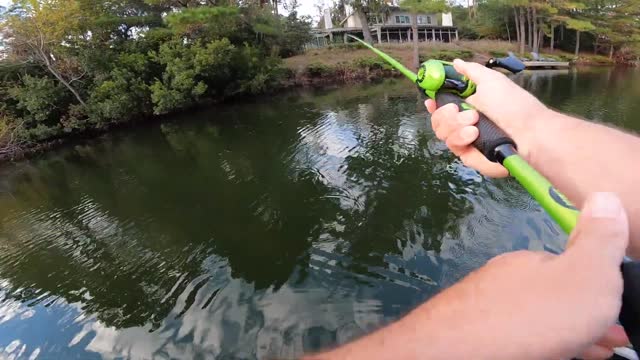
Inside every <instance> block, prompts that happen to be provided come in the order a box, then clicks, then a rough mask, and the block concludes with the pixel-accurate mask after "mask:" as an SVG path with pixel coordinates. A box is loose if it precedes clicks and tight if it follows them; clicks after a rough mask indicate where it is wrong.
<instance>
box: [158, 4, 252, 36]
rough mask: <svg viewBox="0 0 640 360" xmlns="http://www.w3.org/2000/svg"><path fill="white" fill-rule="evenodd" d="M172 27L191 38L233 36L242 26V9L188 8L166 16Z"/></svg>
mask: <svg viewBox="0 0 640 360" xmlns="http://www.w3.org/2000/svg"><path fill="white" fill-rule="evenodd" d="M165 21H166V23H167V25H168V26H169V28H170V29H172V30H173V31H174V32H176V33H177V34H180V35H182V36H185V37H188V38H190V39H221V38H225V37H226V38H233V37H235V36H236V35H237V33H238V30H239V29H240V27H241V26H242V19H241V17H240V10H239V9H238V8H231V7H222V6H220V7H197V8H187V9H184V10H182V11H180V12H174V13H171V14H169V15H167V16H166V18H165Z"/></svg>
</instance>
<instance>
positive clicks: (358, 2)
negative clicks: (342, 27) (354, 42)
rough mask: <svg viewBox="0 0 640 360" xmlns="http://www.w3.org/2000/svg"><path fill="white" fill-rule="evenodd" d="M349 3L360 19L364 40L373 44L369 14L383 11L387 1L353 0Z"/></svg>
mask: <svg viewBox="0 0 640 360" xmlns="http://www.w3.org/2000/svg"><path fill="white" fill-rule="evenodd" d="M349 5H350V6H351V8H352V9H353V13H354V14H355V15H356V16H357V17H358V20H360V24H361V26H362V35H363V36H364V41H366V42H367V43H369V44H373V37H372V36H371V29H369V20H368V18H367V15H368V14H370V13H375V12H381V11H383V10H384V8H385V7H386V3H385V2H384V1H383V0H351V2H350V3H349Z"/></svg>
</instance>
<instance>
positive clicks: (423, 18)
mask: <svg viewBox="0 0 640 360" xmlns="http://www.w3.org/2000/svg"><path fill="white" fill-rule="evenodd" d="M418 24H422V25H431V16H427V15H418Z"/></svg>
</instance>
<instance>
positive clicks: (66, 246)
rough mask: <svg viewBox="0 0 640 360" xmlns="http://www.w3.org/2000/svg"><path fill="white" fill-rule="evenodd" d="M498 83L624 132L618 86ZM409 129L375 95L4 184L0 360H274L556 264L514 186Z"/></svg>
mask: <svg viewBox="0 0 640 360" xmlns="http://www.w3.org/2000/svg"><path fill="white" fill-rule="evenodd" d="M516 80H517V81H518V82H519V83H521V84H522V85H523V86H525V87H526V88H528V89H530V90H532V91H533V92H534V93H536V94H537V95H539V96H540V97H541V98H542V99H543V100H544V101H545V102H547V103H549V104H551V105H553V106H555V107H557V108H560V109H563V110H565V111H569V112H573V113H577V114H580V115H583V116H587V117H590V118H596V119H599V120H601V121H610V122H612V123H614V124H616V125H618V126H621V127H625V128H629V129H636V130H637V129H640V119H639V118H638V117H639V115H638V114H640V101H638V99H639V96H640V86H639V85H638V83H640V81H639V80H640V73H639V72H637V71H634V70H624V69H620V70H613V69H596V70H590V71H584V72H580V73H568V72H540V73H536V74H535V75H530V74H529V75H526V74H525V75H523V76H520V77H518V78H517V79H516ZM505 101H508V99H505ZM425 118H426V112H425V110H424V108H423V106H422V99H421V98H420V97H419V96H417V95H416V92H415V91H414V90H413V88H412V87H411V86H408V85H407V83H406V82H405V81H403V80H391V81H385V82H383V83H380V84H376V85H363V86H353V87H347V88H344V89H339V90H331V91H317V92H305V93H300V94H289V95H283V96H280V97H277V98H274V99H267V100H262V101H257V102H255V103H245V104H242V105H237V106H227V107H223V108H217V109H212V110H208V111H202V112H198V113H193V114H185V115H183V116H179V117H175V118H173V119H171V120H170V121H167V122H164V123H163V124H152V125H148V126H143V127H140V128H137V129H135V130H126V131H120V132H117V133H114V134H110V135H107V136H104V137H102V138H101V139H99V140H92V141H90V142H87V143H85V144H75V145H71V146H67V147H65V148H63V149H59V150H55V151H52V152H51V153H48V154H46V155H43V156H41V157H38V158H36V159H33V160H30V161H24V162H21V163H18V164H15V165H11V166H5V167H4V168H3V169H2V171H1V173H2V175H1V178H0V179H1V181H0V288H1V290H2V293H1V296H2V302H1V303H0V354H1V357H9V356H15V357H16V358H25V359H27V358H38V359H58V358H60V359H62V358H64V359H98V358H118V359H120V358H124V359H128V358H131V359H150V358H156V359H165V358H166V359H169V358H187V359H191V358H194V359H197V358H200V359H205V358H206V359H211V358H219V359H255V358H258V359H264V358H294V357H296V356H298V355H300V354H302V353H304V352H310V351H316V350H319V349H322V348H325V347H327V346H332V345H334V344H337V343H344V342H346V341H349V340H351V339H353V338H355V337H358V336H360V335H362V334H365V333H367V332H369V331H371V330H373V329H375V328H377V327H379V326H380V325H382V324H384V323H387V322H389V321H392V320H394V319H396V318H398V317H399V316H401V315H402V314H404V313H406V312H407V311H408V310H410V309H411V308H412V307H414V306H415V305H417V304H419V303H420V302H422V301H424V300H426V299H428V298H429V297H430V296H432V295H433V294H435V293H436V292H437V291H439V290H440V289H442V288H443V287H447V286H449V285H451V284H452V283H454V282H455V281H456V280H458V279H460V278H461V277H463V276H464V275H466V274H467V273H468V272H469V271H471V270H473V269H475V268H477V267H479V266H481V265H482V264H483V263H484V262H485V261H486V260H488V259H489V258H491V257H493V256H495V255H497V254H500V253H503V252H506V251H511V250H518V249H533V250H542V249H546V250H548V251H552V252H558V251H560V250H561V249H562V247H563V244H564V241H565V236H564V235H562V234H561V233H560V231H559V230H558V228H557V227H556V226H555V225H554V224H553V223H552V222H551V220H550V219H549V218H548V217H547V216H546V215H545V214H544V213H543V212H542V211H541V210H540V208H539V207H538V206H537V205H536V204H535V203H533V202H532V200H531V199H530V198H529V197H528V195H527V194H526V193H524V192H523V191H522V190H521V189H520V188H519V187H518V186H517V184H515V183H514V182H512V181H510V180H495V181H491V180H487V179H484V178H482V177H481V176H479V175H478V174H476V173H475V172H474V171H472V170H470V169H467V168H465V167H463V166H462V165H461V164H460V163H459V162H458V161H456V160H455V159H454V158H453V157H452V156H451V155H450V154H449V153H448V152H447V151H446V148H445V147H444V146H443V144H441V143H440V142H439V141H437V139H435V138H434V135H433V132H432V131H431V129H430V126H429V125H428V124H427V122H426V120H425ZM568 136H570V134H568ZM523 286H526V284H523ZM425 344H428V339H425ZM425 346H426V345H425Z"/></svg>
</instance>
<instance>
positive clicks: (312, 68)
mask: <svg viewBox="0 0 640 360" xmlns="http://www.w3.org/2000/svg"><path fill="white" fill-rule="evenodd" d="M331 72H332V69H331V67H330V66H328V65H325V64H322V63H319V62H312V63H311V64H309V65H307V69H306V73H307V75H309V76H311V77H321V76H325V75H329V74H331Z"/></svg>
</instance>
